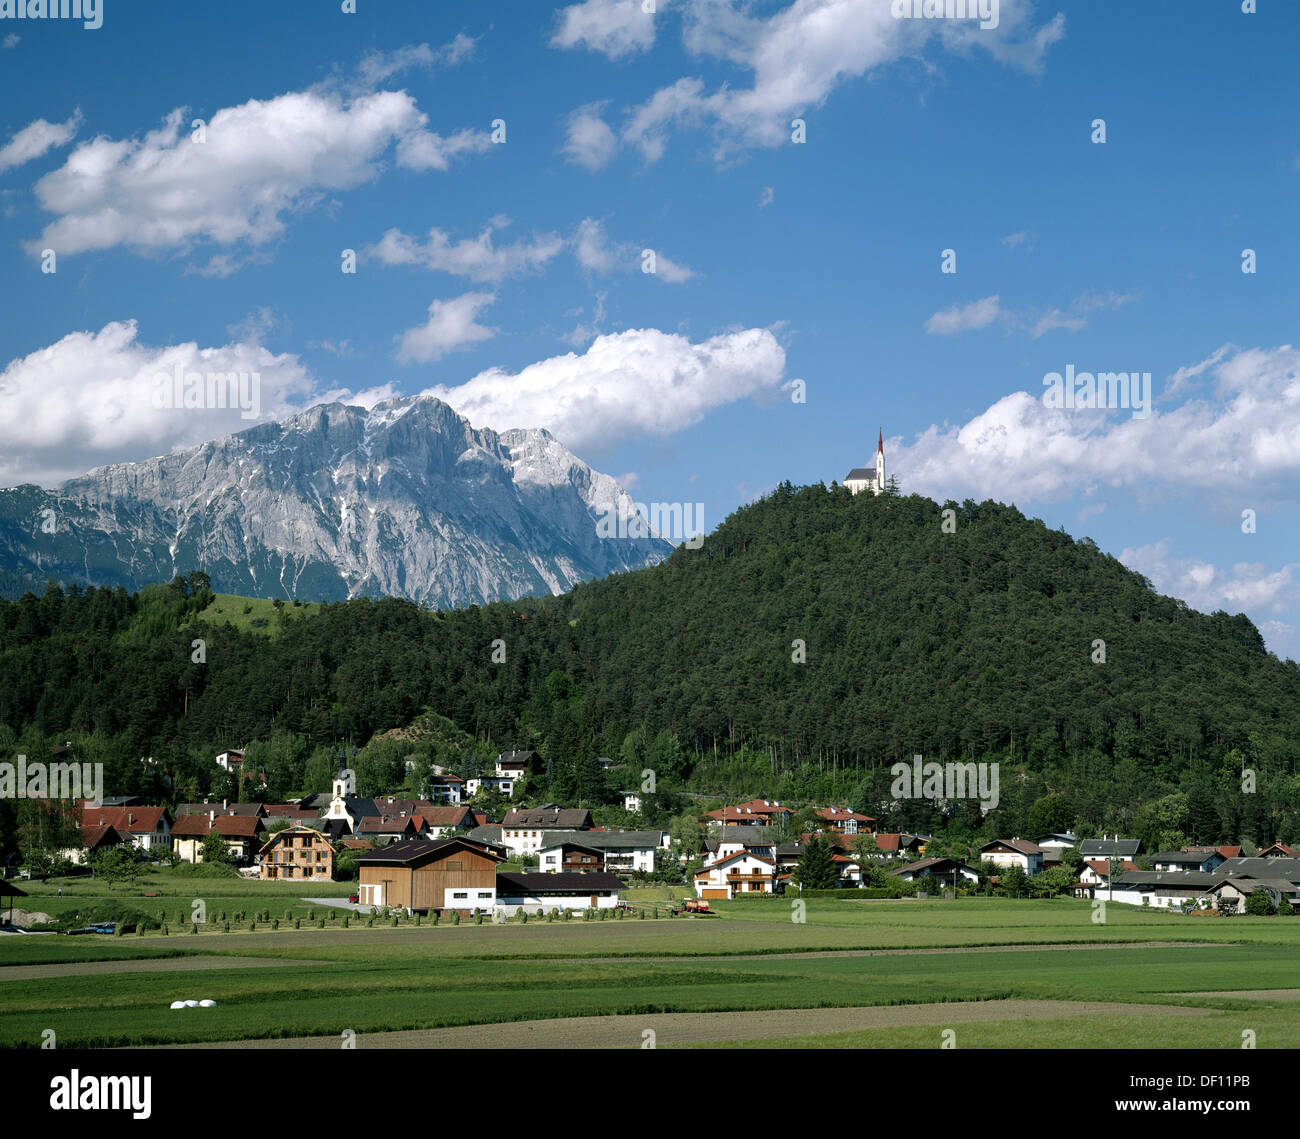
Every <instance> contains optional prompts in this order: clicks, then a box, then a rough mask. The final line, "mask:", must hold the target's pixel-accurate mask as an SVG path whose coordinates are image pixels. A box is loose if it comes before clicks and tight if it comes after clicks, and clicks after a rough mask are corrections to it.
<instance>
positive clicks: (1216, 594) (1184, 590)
mask: <svg viewBox="0 0 1300 1139" xmlns="http://www.w3.org/2000/svg"><path fill="white" fill-rule="evenodd" d="M1119 560H1120V561H1122V562H1123V563H1124V564H1125V565H1126V566H1128V567H1129V569H1131V570H1136V571H1137V572H1138V573H1140V574H1142V576H1143V577H1146V578H1148V579H1149V580H1150V581H1151V584H1152V585H1154V586H1155V587H1156V589H1157V590H1159V592H1161V593H1165V594H1168V595H1170V596H1171V597H1179V598H1182V600H1184V601H1186V602H1187V604H1188V605H1190V606H1192V608H1194V609H1200V610H1202V611H1203V612H1206V613H1209V612H1212V611H1213V610H1215V609H1225V610H1227V611H1228V612H1230V613H1240V612H1244V611H1246V610H1251V611H1255V612H1261V611H1262V612H1274V613H1279V612H1282V611H1283V609H1284V608H1286V607H1287V606H1289V604H1290V603H1291V601H1292V598H1293V597H1294V596H1295V587H1296V584H1297V579H1296V574H1297V571H1300V562H1292V563H1291V564H1289V565H1285V566H1282V567H1281V568H1280V569H1269V568H1268V567H1267V566H1263V565H1258V564H1256V563H1252V562H1237V563H1236V564H1235V565H1234V566H1233V567H1232V569H1231V570H1223V569H1220V568H1219V567H1218V566H1215V565H1213V564H1212V563H1210V562H1206V561H1201V560H1199V559H1197V558H1180V557H1175V556H1174V555H1172V554H1171V553H1170V552H1169V543H1168V541H1160V542H1154V543H1152V544H1151V545H1147V546H1137V547H1132V548H1128V549H1124V550H1122V551H1120V555H1119Z"/></svg>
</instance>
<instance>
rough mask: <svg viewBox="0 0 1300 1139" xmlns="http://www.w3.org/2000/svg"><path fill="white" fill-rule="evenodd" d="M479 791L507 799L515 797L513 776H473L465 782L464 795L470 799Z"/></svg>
mask: <svg viewBox="0 0 1300 1139" xmlns="http://www.w3.org/2000/svg"><path fill="white" fill-rule="evenodd" d="M480 791H496V792H498V793H500V794H502V795H504V796H505V797H506V798H507V799H513V798H514V797H515V777H514V776H513V775H475V776H472V777H471V778H469V779H466V780H465V794H466V795H468V796H469V797H470V798H471V799H472V798H473V797H474V796H475V795H477V794H478V793H479V792H480Z"/></svg>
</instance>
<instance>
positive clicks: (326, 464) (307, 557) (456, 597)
mask: <svg viewBox="0 0 1300 1139" xmlns="http://www.w3.org/2000/svg"><path fill="white" fill-rule="evenodd" d="M606 510H614V511H617V512H619V513H621V514H624V515H628V514H630V513H632V512H634V506H633V503H632V500H631V498H630V497H629V496H628V495H627V493H626V491H624V490H623V488H622V487H621V486H620V485H619V484H618V483H617V482H616V481H615V480H614V479H613V478H611V477H610V476H608V475H605V474H602V473H601V472H599V471H595V470H594V469H593V468H591V467H590V466H588V465H587V464H586V463H584V462H583V461H582V460H581V459H579V458H577V456H575V455H573V454H572V453H571V452H569V451H568V450H567V449H566V448H565V447H564V446H563V445H562V444H561V443H560V442H559V441H558V440H557V439H555V437H554V436H553V435H551V434H550V432H548V431H546V430H545V429H542V428H533V429H520V428H516V429H512V430H510V431H506V432H501V433H498V432H496V431H493V430H492V429H490V428H482V429H479V428H474V427H473V426H471V425H470V423H469V422H468V420H466V419H464V418H463V417H462V416H460V415H458V414H457V413H456V412H455V411H454V410H453V409H452V408H451V407H449V406H448V405H447V404H445V403H443V402H442V401H441V400H438V399H436V398H434V397H431V396H411V397H398V398H394V399H390V400H385V401H383V402H381V403H378V404H376V405H375V406H374V407H372V408H370V409H365V408H361V407H358V406H355V405H350V404H344V403H333V404H319V405H316V406H315V407H312V408H309V409H307V410H305V411H303V412H300V413H298V414H296V415H293V416H290V417H288V418H287V419H284V420H281V421H276V422H270V423H262V424H257V425H255V426H253V427H250V428H248V429H247V430H245V431H241V432H238V433H236V434H233V435H229V436H225V437H223V438H220V439H214V440H210V441H208V442H205V443H200V444H197V445H195V446H192V447H187V448H183V449H181V450H178V451H173V452H171V453H169V454H166V455H161V456H156V457H153V458H150V459H146V460H142V461H139V462H130V463H114V464H108V465H105V466H101V467H98V468H96V469H94V470H92V471H89V472H87V473H86V474H84V475H79V476H76V477H74V478H71V479H68V480H66V481H64V482H63V483H61V484H59V486H58V487H56V488H55V489H54V490H51V491H47V490H44V489H42V488H40V487H36V486H32V485H30V484H29V485H25V486H20V487H15V488H10V489H6V490H0V571H2V572H0V592H3V593H5V594H7V595H11V596H13V595H16V594H18V593H21V592H22V591H23V590H24V589H27V588H39V587H41V586H43V584H44V582H45V581H46V580H47V579H49V578H54V579H55V580H59V581H62V582H65V583H68V584H71V583H73V582H76V583H78V584H81V585H119V584H120V585H123V586H124V587H126V588H128V589H138V588H141V587H143V586H144V585H146V584H148V583H149V582H153V581H158V580H164V579H169V578H171V577H172V576H174V575H175V574H177V573H185V572H188V571H191V570H195V569H202V570H203V571H205V572H207V573H208V574H209V576H210V578H211V580H212V583H213V587H214V588H215V589H217V590H219V591H221V592H227V593H241V594H248V595H250V596H256V597H282V598H284V599H290V598H292V597H295V596H299V595H302V596H305V597H309V598H311V599H312V600H329V601H335V600H345V599H347V598H350V597H360V596H395V597H402V598H406V599H408V600H411V601H416V602H419V603H421V604H424V605H430V606H435V607H448V606H454V605H465V604H476V603H486V602H491V601H496V600H503V599H512V598H518V597H525V596H533V595H538V594H541V593H555V592H562V591H563V590H564V589H567V588H569V587H570V586H572V585H574V584H576V583H577V582H579V581H583V580H589V579H590V578H593V577H600V576H604V575H605V574H608V573H611V572H615V571H619V570H626V569H634V568H640V567H642V566H644V565H649V564H654V562H656V561H658V560H661V559H662V557H664V556H666V555H667V554H668V553H669V552H670V551H671V549H672V547H671V546H670V545H669V544H668V543H667V542H664V541H662V540H661V539H659V538H657V537H656V536H653V535H651V536H649V537H646V538H626V539H618V540H611V539H604V538H600V537H599V536H598V535H597V532H596V519H597V516H598V515H599V514H600V513H601V512H603V511H606ZM51 527H52V531H51Z"/></svg>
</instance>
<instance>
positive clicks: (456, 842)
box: [356, 835, 506, 866]
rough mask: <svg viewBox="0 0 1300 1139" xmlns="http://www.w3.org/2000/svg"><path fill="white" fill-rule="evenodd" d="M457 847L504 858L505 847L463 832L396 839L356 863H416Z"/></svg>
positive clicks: (493, 857) (448, 852) (489, 856)
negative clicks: (460, 833) (445, 835)
mask: <svg viewBox="0 0 1300 1139" xmlns="http://www.w3.org/2000/svg"><path fill="white" fill-rule="evenodd" d="M456 850H470V851H473V852H474V853H476V854H482V855H484V856H486V857H488V858H492V859H495V860H496V861H497V862H504V861H505V860H506V855H505V851H503V850H501V849H500V847H494V846H491V845H489V844H488V843H485V842H475V841H474V840H473V839H471V838H467V837H465V836H464V835H455V836H453V837H450V838H432V839H430V838H408V839H407V840H406V841H405V842H395V843H393V844H392V845H391V846H386V847H383V848H382V849H380V850H373V851H370V852H369V853H367V854H363V855H361V856H360V857H359V858H358V859H357V860H356V861H357V865H358V866H374V865H382V864H383V863H389V864H392V863H396V864H398V865H401V866H419V865H421V864H422V863H425V862H429V861H431V860H432V859H434V858H440V857H442V856H443V855H445V854H451V853H452V852H454V851H456Z"/></svg>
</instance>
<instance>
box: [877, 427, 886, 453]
mask: <svg viewBox="0 0 1300 1139" xmlns="http://www.w3.org/2000/svg"><path fill="white" fill-rule="evenodd" d="M884 453H885V433H884V431H883V430H881V431H880V432H879V434H878V435H877V436H876V454H877V455H883V454H884Z"/></svg>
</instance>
